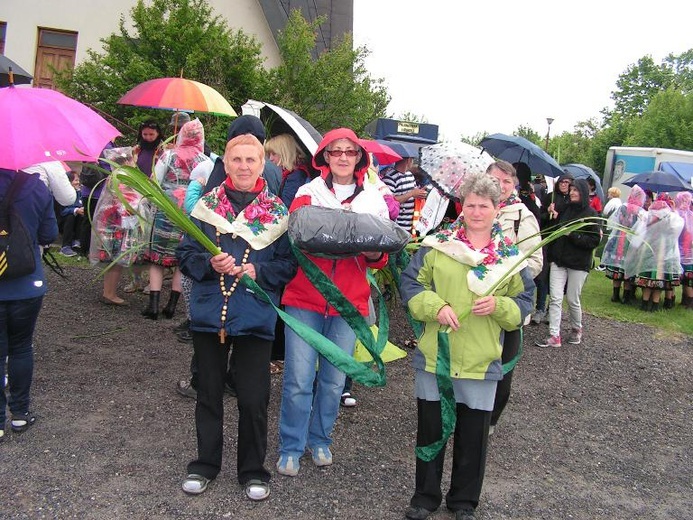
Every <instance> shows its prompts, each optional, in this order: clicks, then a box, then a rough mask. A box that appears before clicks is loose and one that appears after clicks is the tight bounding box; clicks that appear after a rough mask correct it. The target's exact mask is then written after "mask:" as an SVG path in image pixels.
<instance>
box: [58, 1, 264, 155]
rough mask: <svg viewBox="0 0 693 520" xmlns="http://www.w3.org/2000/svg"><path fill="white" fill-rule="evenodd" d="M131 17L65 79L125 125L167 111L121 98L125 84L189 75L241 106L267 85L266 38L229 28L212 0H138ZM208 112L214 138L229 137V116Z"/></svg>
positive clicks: (70, 90) (75, 93)
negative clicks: (263, 44)
mask: <svg viewBox="0 0 693 520" xmlns="http://www.w3.org/2000/svg"><path fill="white" fill-rule="evenodd" d="M128 22H129V24H131V25H132V27H133V29H132V30H129V29H128V28H127V27H126V22H125V17H124V16H121V19H120V26H119V32H118V33H117V34H115V33H114V34H111V35H110V36H108V37H106V38H104V39H102V40H101V41H102V44H103V52H102V53H98V52H96V51H94V50H89V51H88V56H89V57H88V59H87V60H85V61H84V62H83V63H81V64H80V65H78V66H77V67H76V68H75V69H74V71H73V72H72V74H69V73H66V74H63V75H62V76H60V77H59V79H58V85H59V87H60V88H61V89H62V90H63V91H65V92H66V93H67V94H68V95H70V96H72V97H74V98H76V99H79V100H80V101H82V102H84V103H87V104H89V105H91V106H93V107H95V108H97V109H98V110H100V111H102V112H103V113H106V114H109V115H110V116H112V117H113V118H115V120H116V121H117V122H119V123H120V124H119V125H118V126H119V127H120V129H121V131H122V132H123V133H126V132H127V130H128V128H127V126H130V127H135V126H137V124H138V123H139V122H141V121H142V120H144V119H146V118H149V117H152V116H154V117H157V118H158V119H159V120H160V121H162V122H163V121H165V120H166V119H167V118H168V115H169V114H167V113H166V112H164V111H161V113H156V114H154V113H153V111H152V110H146V111H145V110H142V109H135V108H133V107H130V106H123V105H118V104H117V101H118V99H119V98H120V97H121V96H122V95H123V94H124V93H125V92H127V91H128V90H130V89H131V88H132V87H134V86H135V85H137V84H139V83H141V82H143V81H146V80H149V79H152V78H160V77H177V76H181V75H182V76H183V77H185V78H188V79H193V80H196V81H200V82H201V83H205V84H207V85H209V86H211V87H213V88H215V89H216V90H217V91H219V92H220V93H221V94H222V95H223V96H224V97H225V98H226V99H227V100H228V101H229V102H230V103H231V105H232V106H234V107H235V108H236V110H239V109H240V106H241V104H242V103H244V102H245V101H246V100H247V99H248V98H249V97H256V96H257V94H258V93H259V94H261V95H262V94H264V93H265V92H266V91H267V89H266V85H267V79H266V76H267V75H266V72H265V71H264V69H263V68H262V63H263V58H262V57H261V45H260V44H259V43H258V42H257V41H256V40H255V39H254V38H253V37H251V36H248V35H246V34H244V33H243V32H242V31H233V30H230V29H229V28H228V26H227V24H226V22H225V21H224V20H222V19H221V17H219V16H215V15H214V14H213V12H212V9H211V8H210V6H209V5H208V4H207V2H206V0H153V1H152V2H151V3H149V2H148V3H147V4H145V2H144V1H143V0H139V1H138V2H137V4H136V5H135V6H134V7H133V8H132V9H131V10H130V14H129V16H128ZM257 97H260V96H257ZM202 119H203V122H204V123H205V129H206V134H207V135H206V137H207V138H208V141H212V142H214V141H215V140H219V139H221V140H222V141H223V140H225V139H224V137H225V128H226V127H227V126H228V119H225V118H219V117H211V116H210V117H204V116H203V117H202ZM215 137H216V139H215ZM217 144H219V143H217Z"/></svg>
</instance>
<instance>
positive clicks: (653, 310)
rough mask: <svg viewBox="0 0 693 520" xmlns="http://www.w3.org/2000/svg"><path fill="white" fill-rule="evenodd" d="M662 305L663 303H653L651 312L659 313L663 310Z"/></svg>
mask: <svg viewBox="0 0 693 520" xmlns="http://www.w3.org/2000/svg"><path fill="white" fill-rule="evenodd" d="M660 305H661V302H651V303H650V309H649V310H650V312H657V311H660V310H662V308H661V307H660Z"/></svg>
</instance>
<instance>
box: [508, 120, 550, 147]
mask: <svg viewBox="0 0 693 520" xmlns="http://www.w3.org/2000/svg"><path fill="white" fill-rule="evenodd" d="M513 135H516V136H518V137H524V138H525V139H527V140H528V141H531V142H533V143H534V144H536V145H537V146H539V147H540V148H541V149H542V150H543V149H544V136H542V135H541V134H539V132H537V131H535V130H533V129H532V128H530V127H528V126H524V125H520V126H518V127H517V130H515V131H514V132H513Z"/></svg>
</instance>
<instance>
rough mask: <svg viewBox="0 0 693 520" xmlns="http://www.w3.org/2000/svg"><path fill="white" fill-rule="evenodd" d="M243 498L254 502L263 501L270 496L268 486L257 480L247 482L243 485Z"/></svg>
mask: <svg viewBox="0 0 693 520" xmlns="http://www.w3.org/2000/svg"><path fill="white" fill-rule="evenodd" d="M245 496H247V497H248V498H249V499H250V500H253V501H255V502H259V501H260V500H265V499H266V498H267V497H268V496H270V487H269V484H268V483H267V482H263V481H262V480H258V479H253V480H249V481H248V482H246V483H245Z"/></svg>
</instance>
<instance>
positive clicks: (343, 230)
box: [289, 206, 411, 256]
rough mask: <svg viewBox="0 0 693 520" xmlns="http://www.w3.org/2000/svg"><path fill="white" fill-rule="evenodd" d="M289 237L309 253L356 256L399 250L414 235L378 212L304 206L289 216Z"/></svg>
mask: <svg viewBox="0 0 693 520" xmlns="http://www.w3.org/2000/svg"><path fill="white" fill-rule="evenodd" d="M289 238H290V240H291V241H292V242H293V243H294V245H295V246H296V247H298V248H299V249H301V250H302V251H306V252H307V253H311V254H317V255H323V256H324V255H328V256H355V255H358V254H361V253H367V252H383V253H395V252H397V251H400V250H401V249H402V248H403V247H404V246H406V245H407V243H408V242H409V239H410V238H411V237H410V235H409V233H407V232H406V231H405V230H404V229H402V228H401V227H399V226H398V225H397V224H395V222H393V221H392V220H389V219H384V218H381V217H378V216H376V215H371V214H368V213H354V212H353V211H348V210H344V209H332V208H324V207H320V206H302V207H300V208H298V209H297V210H296V211H294V212H293V213H291V215H289Z"/></svg>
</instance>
